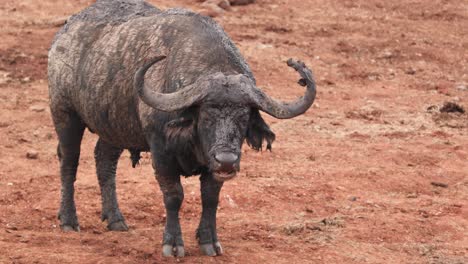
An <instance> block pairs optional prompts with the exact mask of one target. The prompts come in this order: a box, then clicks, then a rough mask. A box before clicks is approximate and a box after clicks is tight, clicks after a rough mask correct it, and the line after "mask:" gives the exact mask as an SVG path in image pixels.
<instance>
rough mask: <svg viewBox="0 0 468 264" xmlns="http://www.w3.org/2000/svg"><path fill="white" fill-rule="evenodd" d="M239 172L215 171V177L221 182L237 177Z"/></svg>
mask: <svg viewBox="0 0 468 264" xmlns="http://www.w3.org/2000/svg"><path fill="white" fill-rule="evenodd" d="M236 175H237V172H236V171H235V170H233V171H230V172H226V171H214V172H213V178H214V179H215V180H217V181H219V182H223V181H227V180H230V179H233V178H234V177H236Z"/></svg>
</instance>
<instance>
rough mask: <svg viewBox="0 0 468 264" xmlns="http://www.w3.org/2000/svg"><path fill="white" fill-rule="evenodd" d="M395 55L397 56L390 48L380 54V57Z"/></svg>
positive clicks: (388, 57) (389, 57)
mask: <svg viewBox="0 0 468 264" xmlns="http://www.w3.org/2000/svg"><path fill="white" fill-rule="evenodd" d="M393 57H395V54H394V53H393V52H391V51H389V50H386V51H384V52H382V54H380V55H379V56H378V58H379V59H391V58H393Z"/></svg>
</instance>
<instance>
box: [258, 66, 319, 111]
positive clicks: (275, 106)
mask: <svg viewBox="0 0 468 264" xmlns="http://www.w3.org/2000/svg"><path fill="white" fill-rule="evenodd" d="M287 64H288V66H289V67H292V68H293V69H295V70H296V71H297V72H299V74H300V75H301V79H300V80H299V81H298V83H299V85H301V86H307V90H306V93H305V95H304V96H302V97H300V98H299V99H297V100H296V101H294V102H290V103H283V102H279V101H277V100H275V99H273V98H271V97H269V96H268V95H266V94H265V93H264V92H263V91H261V90H260V89H255V92H254V93H253V94H252V95H251V99H252V100H253V103H254V105H255V106H256V107H257V108H258V109H259V110H262V111H263V112H265V113H268V114H270V115H272V116H274V117H276V118H279V119H286V118H293V117H295V116H298V115H301V114H303V113H304V112H305V111H307V109H309V107H310V106H312V103H313V102H314V100H315V95H316V89H315V81H314V77H313V75H312V72H311V71H310V70H309V68H307V66H305V64H304V63H303V62H301V61H294V60H293V59H289V60H288V61H287Z"/></svg>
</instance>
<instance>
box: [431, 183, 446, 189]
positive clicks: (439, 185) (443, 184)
mask: <svg viewBox="0 0 468 264" xmlns="http://www.w3.org/2000/svg"><path fill="white" fill-rule="evenodd" d="M431 185H432V186H435V187H442V188H447V187H448V184H446V183H443V182H431Z"/></svg>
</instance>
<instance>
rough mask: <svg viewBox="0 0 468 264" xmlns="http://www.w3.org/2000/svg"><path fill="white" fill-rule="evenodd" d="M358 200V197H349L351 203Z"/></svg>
mask: <svg viewBox="0 0 468 264" xmlns="http://www.w3.org/2000/svg"><path fill="white" fill-rule="evenodd" d="M357 199H358V198H357V197H356V196H351V197H349V200H350V201H351V202H355V201H357Z"/></svg>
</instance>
